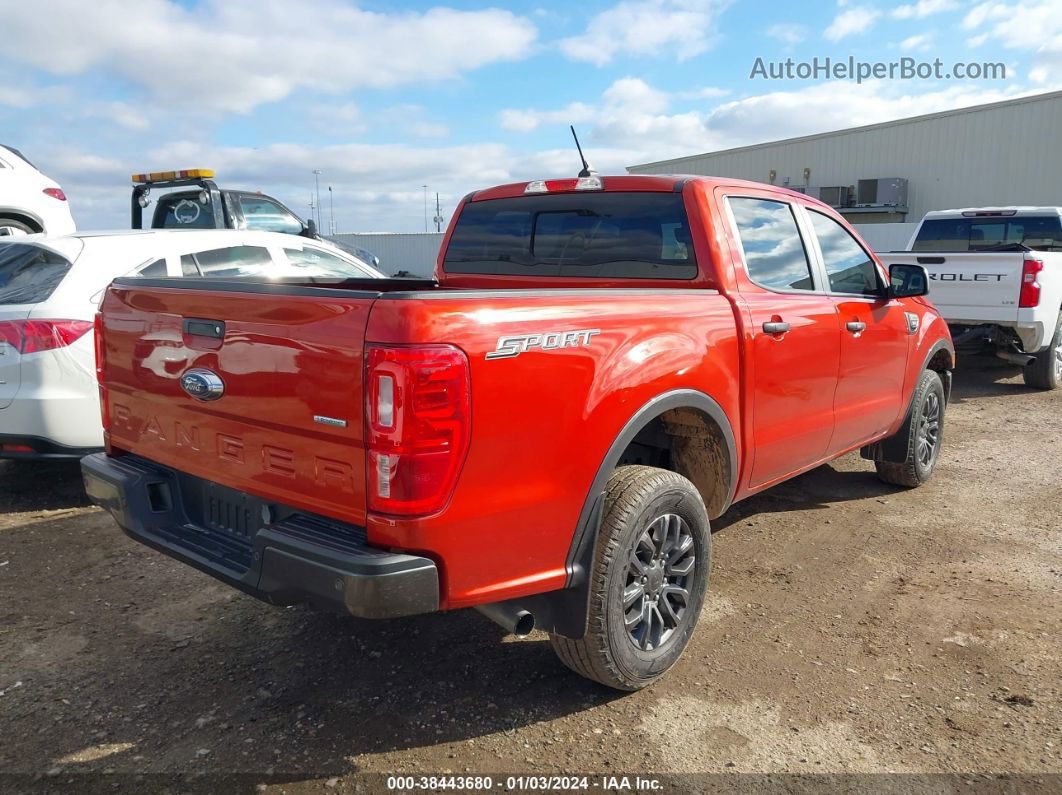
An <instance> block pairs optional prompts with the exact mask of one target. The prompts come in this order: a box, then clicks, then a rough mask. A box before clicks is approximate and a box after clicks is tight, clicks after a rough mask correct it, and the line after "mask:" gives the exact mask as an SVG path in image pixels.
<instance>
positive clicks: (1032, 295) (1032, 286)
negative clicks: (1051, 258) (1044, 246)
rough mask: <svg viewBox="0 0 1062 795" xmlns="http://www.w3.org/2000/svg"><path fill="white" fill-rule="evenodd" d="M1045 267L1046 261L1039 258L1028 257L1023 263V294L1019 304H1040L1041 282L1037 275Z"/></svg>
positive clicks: (1027, 306)
mask: <svg viewBox="0 0 1062 795" xmlns="http://www.w3.org/2000/svg"><path fill="white" fill-rule="evenodd" d="M1043 269H1044V263H1043V262H1042V261H1041V260H1038V259H1027V260H1025V262H1023V263H1022V264H1021V296H1020V297H1019V299H1018V306H1020V307H1022V308H1026V309H1028V308H1032V307H1034V306H1039V305H1040V282H1039V281H1038V280H1037V277H1038V276H1039V275H1040V271H1042V270H1043Z"/></svg>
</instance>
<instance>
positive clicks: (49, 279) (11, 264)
mask: <svg viewBox="0 0 1062 795" xmlns="http://www.w3.org/2000/svg"><path fill="white" fill-rule="evenodd" d="M69 270H70V262H69V261H68V260H67V259H66V258H65V257H62V256H60V255H59V254H56V253H55V252H54V251H52V250H50V249H47V248H41V247H40V246H32V245H28V244H26V243H0V306H2V305H12V304H36V303H39V302H41V301H46V300H48V298H50V297H51V295H52V293H53V292H54V291H55V288H56V287H58V286H59V283H60V282H62V280H63V278H64V277H65V276H66V274H67V272H68V271H69Z"/></svg>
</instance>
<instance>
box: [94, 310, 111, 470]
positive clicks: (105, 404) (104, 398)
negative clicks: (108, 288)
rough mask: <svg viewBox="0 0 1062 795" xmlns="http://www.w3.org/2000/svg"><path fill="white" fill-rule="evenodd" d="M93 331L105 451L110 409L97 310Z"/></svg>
mask: <svg viewBox="0 0 1062 795" xmlns="http://www.w3.org/2000/svg"><path fill="white" fill-rule="evenodd" d="M92 325H93V331H94V337H95V339H94V343H95V349H96V383H97V384H98V385H99V389H100V414H101V416H102V418H103V433H104V438H105V439H106V440H107V452H108V453H109V452H110V439H109V436H108V433H109V431H110V430H111V411H110V408H111V407H110V400H109V398H108V395H107V387H106V385H105V384H104V382H103V368H104V367H105V366H106V364H107V349H106V348H104V347H103V313H102V312H97V313H96V318H95V320H94V322H93V324H92Z"/></svg>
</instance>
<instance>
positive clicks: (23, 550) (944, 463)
mask: <svg viewBox="0 0 1062 795" xmlns="http://www.w3.org/2000/svg"><path fill="white" fill-rule="evenodd" d="M967 365H968V366H967V369H965V370H964V371H960V373H959V374H958V376H957V380H956V387H955V395H954V400H953V403H952V405H951V406H950V409H949V411H948V415H947V427H946V436H945V448H944V453H943V457H942V460H941V462H940V466H939V468H938V470H937V474H936V477H935V479H934V480H933V481H932V482H931V483H930V484H928V485H927V486H926V487H924V488H922V489H919V490H915V491H902V490H898V489H896V488H893V487H890V486H886V485H883V484H882V483H880V482H879V481H878V480H877V479H876V478H875V476H874V474H873V468H872V467H871V466H869V465H868V463H867V462H865V461H862V460H860V459H859V458H858V456H855V455H850V456H847V457H845V458H843V459H841V460H840V461H837V462H835V463H834V464H832V465H830V466H824V467H821V468H819V469H817V470H815V471H813V472H811V473H809V474H807V475H804V476H803V477H800V478H798V479H796V480H793V481H791V482H789V483H787V484H784V485H782V486H780V487H777V488H775V489H773V490H770V491H769V492H767V493H765V494H762V495H760V496H758V497H756V498H753V499H750V500H748V501H746V502H743V503H740V504H738V505H737V506H735V507H734V508H733V509H732V510H731V511H730V512H729V513H728V514H727V515H726V516H725V517H723V518H722V519H721V520H720V521H718V522H716V523H715V528H714V529H715V530H716V534H715V537H714V542H715V543H714V558H715V560H714V569H713V574H712V582H711V586H710V593H709V597H708V602H707V605H706V608H705V612H704V614H703V616H702V618H701V623H700V627H699V629H698V631H697V634H696V636H695V638H694V641H693V643H692V645H691V647H690V648H689V649H688V651H687V652H686V655H685V656H684V657H683V659H682V660H681V661H680V663H679V664H678V665H677V666H676V668H675V669H673V670H672V671H671V673H670V674H669V675H668V676H667V677H666V678H665V679H664V680H662V681H661V682H659V683H658V684H656V685H655V686H653V687H651V688H649V689H647V690H645V691H643V692H640V693H636V694H633V695H621V694H618V693H614V692H611V691H608V690H605V689H603V688H601V687H599V686H597V685H594V684H591V683H589V682H586V681H584V680H581V679H580V678H578V677H577V676H575V675H574V674H571V673H569V672H568V671H567V670H566V669H565V668H563V667H562V666H561V664H560V663H559V662H558V661H557V660H556V659H555V657H554V656H553V654H552V652H551V651H550V648H549V644H548V642H547V641H546V638H545V637H544V636H543V635H541V634H539V633H535V634H533V635H532V636H531V637H530V638H527V639H525V640H515V639H513V638H511V637H510V638H506V637H503V634H502V630H500V629H498V628H496V627H495V626H494V625H493V624H491V623H489V622H488V621H487V620H486V619H484V618H482V617H481V616H479V615H478V614H477V613H474V612H472V611H460V612H456V613H451V614H444V615H436V616H424V617H418V618H413V619H407V620H401V621H392V622H389V623H373V622H366V621H356V620H353V619H341V618H337V617H332V616H328V615H321V614H315V613H311V612H309V611H307V610H304V609H301V608H292V609H281V608H273V607H269V606H267V605H264V604H261V603H258V602H257V601H255V600H253V599H251V598H249V597H246V596H244V595H241V594H238V593H236V592H235V591H232V590H230V589H228V588H226V587H225V586H222V585H220V584H218V583H216V582H215V581H213V580H212V579H210V578H208V577H206V576H205V575H203V574H200V573H198V572H196V571H194V570H192V569H191V568H188V567H186V566H183V565H180V564H178V563H176V562H173V561H171V560H169V559H167V558H165V557H163V556H162V555H160V554H157V553H155V552H153V551H151V550H149V549H147V548H144V547H142V546H139V545H138V544H136V543H134V542H132V541H130V540H128V539H127V538H125V537H124V536H123V535H122V534H121V533H120V532H119V531H118V529H117V527H116V526H115V525H114V523H113V522H112V521H111V519H110V518H109V517H108V516H107V515H105V514H103V513H101V512H100V511H98V510H96V509H94V508H91V507H89V506H88V505H87V504H86V500H85V499H84V496H83V495H82V493H81V490H80V483H79V480H78V473H77V469H76V466H75V465H62V466H58V465H21V466H14V465H11V464H10V463H8V464H5V465H0V730H2V740H0V789H11V790H21V789H26V788H40V787H44V788H54V789H57V790H58V789H65V790H66V791H75V790H82V789H84V788H86V786H88V785H89V784H91V785H92V787H93V788H95V787H100V788H101V790H102V791H115V790H122V791H125V790H129V791H151V790H154V789H158V788H162V787H163V786H164V785H165V786H169V785H170V784H171V783H172V782H173V781H174V779H173V778H172V777H173V775H174V774H182V775H184V776H185V778H184V779H183V781H184V782H185V783H186V784H188V785H189V786H191V785H192V784H194V783H195V782H197V781H199V782H213V784H212V787H211V788H214V789H217V790H222V789H233V790H245V791H248V792H253V791H255V790H256V788H257V789H258V790H262V789H266V790H269V791H280V790H284V791H287V792H328V791H353V790H354V789H355V788H356V787H360V788H361V789H363V790H364V789H366V787H367V786H368V785H366V783H365V782H368V781H373V779H371V778H367V777H365V776H364V775H363V774H365V773H368V772H374V771H384V772H395V771H401V772H404V773H411V774H421V773H436V774H438V773H444V772H452V773H455V774H463V773H468V772H471V773H478V774H495V775H500V774H503V773H536V774H541V773H568V774H571V773H583V774H585V773H620V774H627V775H632V776H633V775H635V774H639V773H640V774H643V775H644V774H647V773H654V774H688V773H706V772H707V773H716V774H730V775H728V776H721V775H720V776H715V777H712V778H710V779H704V780H706V781H710V782H712V785H713V786H722V785H725V784H726V783H727V782H735V781H742V780H744V781H746V782H752V781H754V779H749V778H747V777H746V778H744V779H743V778H742V777H740V776H737V775H736V774H741V773H756V774H763V773H771V774H786V773H815V774H837V773H846V774H853V773H854V774H861V773H893V774H895V773H921V774H928V773H951V774H955V773H963V774H971V775H972V774H988V775H973V776H972V778H971V777H968V778H967V779H966V781H967V782H976V781H980V782H995V783H998V782H999V779H998V778H996V777H995V776H993V775H992V774H1003V773H1005V774H1041V775H1042V774H1048V775H1046V776H1045V777H1042V778H1037V779H1033V786H1032V789H1040V790H1043V791H1050V790H1051V789H1054V791H1056V792H1057V791H1060V790H1062V775H1060V774H1062V755H1060V749H1062V720H1060V717H1062V712H1060V706H1062V697H1060V696H1062V694H1060V690H1062V645H1060V638H1062V608H1060V595H1062V532H1060V517H1062V511H1060V505H1062V482H1060V479H1059V464H1058V462H1059V460H1060V454H1062V394H1060V393H1042V392H1034V391H1031V390H1028V389H1026V388H1025V387H1024V386H1023V385H1022V384H1021V380H1020V378H1018V377H1015V374H1014V372H1013V371H1010V370H1005V369H1000V368H998V367H993V368H992V369H991V370H978V369H976V367H980V366H981V364H980V363H977V364H976V366H975V364H974V363H967ZM138 775H139V776H141V777H137V776H138ZM226 777H228V778H226ZM782 780H785V777H784V776H783V777H782ZM797 780H799V781H804V782H812V783H814V782H816V781H817V782H818V783H820V784H823V783H825V784H827V785H836V784H838V782H840V781H841V779H840V778H834V779H831V778H830V777H828V776H826V777H818V778H814V777H813V778H810V779H809V778H800V779H793V781H797ZM853 780H855V781H858V779H853ZM871 780H876V781H877V782H878V783H883V782H886V781H888V780H890V779H889V778H888V777H879V778H876V779H871V778H867V779H865V780H863V781H862V784H859V785H856V788H857V789H862V788H864V787H865V785H866V784H867V782H868V781H871ZM897 780H900V781H902V779H897ZM926 780H927V779H923V781H926ZM930 780H931V779H930ZM375 781H377V783H379V782H381V781H382V779H376V780H375ZM672 781H674V782H686V783H687V784H688V785H689V787H690V788H697V787H698V786H699V784H697V783H696V782H698V781H701V780H700V779H696V778H676V779H673V780H672ZM189 782H190V783H189ZM809 786H811V784H809ZM934 786H936V785H934ZM380 787H381V788H382V787H383V784H380ZM898 787H899V788H898V789H897V790H896V791H902V790H903V789H904V788H905V787H904V786H903V785H898ZM368 788H370V789H371V788H372V787H368ZM938 791H939V790H938ZM1023 791H1031V790H1030V789H1029V788H1026V789H1024V790H1023Z"/></svg>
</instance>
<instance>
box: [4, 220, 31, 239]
mask: <svg viewBox="0 0 1062 795" xmlns="http://www.w3.org/2000/svg"><path fill="white" fill-rule="evenodd" d="M36 231H37V230H36V229H33V228H32V227H30V226H29V225H27V224H24V223H22V221H16V220H15V219H14V218H0V237H14V236H16V235H18V236H21V235H32V234H35V233H36Z"/></svg>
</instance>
